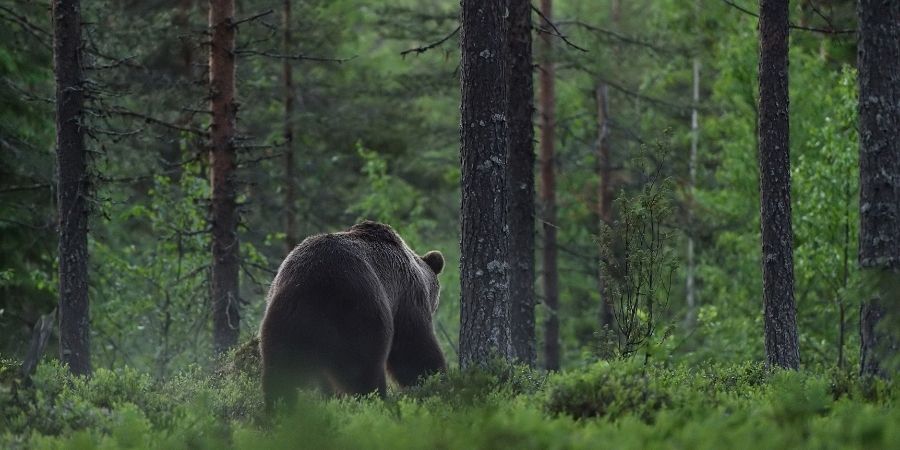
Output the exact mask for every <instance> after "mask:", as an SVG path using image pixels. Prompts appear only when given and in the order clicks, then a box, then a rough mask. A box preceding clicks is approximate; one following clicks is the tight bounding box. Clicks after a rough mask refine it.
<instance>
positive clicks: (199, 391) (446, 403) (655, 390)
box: [0, 361, 900, 449]
mask: <svg viewBox="0 0 900 450" xmlns="http://www.w3.org/2000/svg"><path fill="white" fill-rule="evenodd" d="M231 367H235V365H232V366H231ZM251 369H252V368H251ZM15 373H16V372H15V366H14V363H13V362H12V361H4V362H3V364H2V366H0V411H2V417H0V448H53V449H56V448H58V449H92V448H160V449H179V448H191V449H195V448H201V449H202V448H209V449H219V448H240V449H256V448H260V449H280V448H284V449H294V448H310V449H329V448H335V449H343V448H353V449H355V448H373V449H381V448H383V449H405V448H415V449H433V448H464V449H469V448H484V449H496V448H515V449H527V448H536V449H544V448H616V449H631V448H635V449H643V448H685V449H694V448H697V449H703V448H710V449H722V448H865V449H878V448H900V413H898V412H897V409H896V408H895V407H894V404H895V402H896V400H897V398H898V395H897V388H896V387H895V386H893V385H891V384H887V383H884V382H880V381H862V380H858V379H855V378H854V377H853V376H850V375H848V374H846V373H841V372H834V373H831V374H814V373H806V372H782V371H775V372H772V373H770V372H768V371H766V370H764V369H763V368H762V367H761V366H758V365H753V364H745V365H740V366H729V367H717V366H707V367H703V368H686V367H662V366H654V365H651V366H647V367H645V366H643V365H642V364H640V363H639V362H638V361H615V362H597V363H595V364H593V365H591V366H588V367H585V368H582V369H578V370H573V371H569V372H565V373H561V374H552V375H549V376H547V375H545V374H543V373H540V372H535V371H530V370H527V369H524V368H518V367H509V366H504V365H502V364H495V365H494V366H492V367H491V368H489V369H487V370H483V371H469V372H463V373H460V372H457V371H454V372H451V373H449V374H446V375H442V376H436V377H433V378H431V379H429V380H426V381H425V382H424V383H423V384H422V385H421V386H419V387H416V388H413V389H409V390H407V391H404V392H399V391H395V392H392V393H391V395H390V397H389V399H388V400H386V401H382V400H380V399H378V398H366V399H350V398H344V399H326V398H322V397H320V396H318V395H317V394H315V393H301V396H300V399H299V406H298V408H297V410H296V412H295V413H294V414H293V415H290V416H281V417H278V418H277V419H275V420H268V419H266V418H265V417H264V415H263V414H262V401H261V395H260V392H259V387H258V380H257V379H256V375H255V371H254V370H250V371H249V372H248V371H246V370H240V369H232V370H220V371H218V372H216V373H212V374H210V373H206V372H203V371H200V370H191V371H187V372H184V373H182V374H181V375H179V376H177V377H175V378H173V379H170V380H165V381H162V382H154V381H153V380H151V379H150V377H149V376H147V375H145V374H141V373H138V372H136V371H134V370H129V369H123V370H121V371H115V372H113V371H108V370H104V369H99V370H97V371H96V372H95V374H94V375H93V377H91V378H90V379H85V378H79V377H73V376H71V375H69V374H68V373H67V371H66V370H65V368H63V367H61V366H60V365H58V364H57V363H55V362H49V363H45V364H43V365H41V366H40V367H39V368H38V370H37V373H36V374H35V375H34V377H33V380H32V383H31V384H30V385H29V386H24V385H22V384H21V383H20V380H17V379H16V376H15Z"/></svg>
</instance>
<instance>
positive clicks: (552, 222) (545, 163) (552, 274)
mask: <svg viewBox="0 0 900 450" xmlns="http://www.w3.org/2000/svg"><path fill="white" fill-rule="evenodd" d="M541 14H543V16H544V18H546V20H547V21H549V20H553V2H552V0H541ZM545 22H546V21H545ZM544 27H545V28H547V29H551V28H552V27H551V26H550V24H549V23H544ZM552 38H553V37H552V36H551V35H550V34H549V33H542V34H541V50H542V51H541V72H540V74H541V76H540V82H541V95H540V103H541V107H540V109H541V203H542V206H543V227H544V267H543V269H544V306H546V308H547V319H546V321H545V322H544V365H545V367H546V368H547V369H548V370H558V369H559V316H558V314H557V313H558V312H559V287H558V278H557V270H556V175H555V173H554V171H555V168H554V164H555V156H554V148H553V145H554V141H555V139H556V137H555V134H556V117H555V112H554V108H555V102H556V99H555V94H554V92H553V90H554V86H553V83H554V77H555V71H556V70H555V67H554V64H553V41H552V40H551V39H552Z"/></svg>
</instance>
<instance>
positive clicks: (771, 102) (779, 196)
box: [758, 0, 800, 369]
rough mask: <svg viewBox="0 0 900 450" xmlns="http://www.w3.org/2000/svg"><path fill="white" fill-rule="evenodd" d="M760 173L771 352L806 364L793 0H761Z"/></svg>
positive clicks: (779, 360) (776, 361) (788, 364)
mask: <svg viewBox="0 0 900 450" xmlns="http://www.w3.org/2000/svg"><path fill="white" fill-rule="evenodd" d="M759 9H760V14H759V130H758V131H759V178H760V223H761V228H762V259H763V260H762V272H763V302H764V322H765V339H766V357H767V360H768V364H769V365H770V366H779V367H784V368H790V369H796V368H798V367H799V366H800V351H799V345H798V339H797V318H796V306H795V304H794V261H793V240H794V237H793V231H792V230H791V178H790V176H791V175H790V150H789V146H788V144H789V143H788V129H789V128H788V110H789V109H788V1H787V0H760V8H759Z"/></svg>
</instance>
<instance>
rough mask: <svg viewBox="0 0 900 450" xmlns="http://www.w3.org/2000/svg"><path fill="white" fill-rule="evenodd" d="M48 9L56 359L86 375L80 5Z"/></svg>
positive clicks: (72, 2)
mask: <svg viewBox="0 0 900 450" xmlns="http://www.w3.org/2000/svg"><path fill="white" fill-rule="evenodd" d="M52 6H53V11H52V14H53V63H54V75H55V78H56V158H57V168H58V170H59V187H58V191H59V194H58V199H57V200H58V207H59V212H58V214H59V353H60V355H59V357H60V360H62V362H63V363H66V364H68V365H69V370H71V371H72V372H73V373H75V374H89V373H90V372H91V354H90V314H89V310H88V249H87V232H88V208H87V197H88V195H89V194H90V180H89V177H88V173H87V148H86V146H85V142H84V131H85V130H84V127H83V120H84V99H85V95H84V72H83V70H82V63H81V62H82V60H81V58H82V42H81V3H80V1H79V0H54V1H53V3H52Z"/></svg>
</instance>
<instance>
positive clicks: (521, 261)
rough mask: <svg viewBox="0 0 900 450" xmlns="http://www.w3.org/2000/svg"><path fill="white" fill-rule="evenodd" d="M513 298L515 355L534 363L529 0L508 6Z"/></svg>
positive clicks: (512, 0) (512, 314)
mask: <svg viewBox="0 0 900 450" xmlns="http://www.w3.org/2000/svg"><path fill="white" fill-rule="evenodd" d="M509 59H510V61H509V70H510V76H509V80H510V82H509V112H508V114H507V116H508V117H509V162H508V176H509V180H508V184H509V186H508V187H507V189H508V190H509V204H508V205H507V206H508V210H509V213H508V221H509V260H510V272H509V300H510V322H511V340H512V346H513V355H514V356H515V358H516V359H517V360H518V361H520V362H522V363H525V364H528V365H529V366H534V364H535V359H536V355H535V345H536V343H535V332H534V231H535V230H534V208H535V205H534V160H535V157H534V123H533V121H532V119H533V115H534V84H533V77H532V61H531V2H530V1H528V0H510V6H509Z"/></svg>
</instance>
